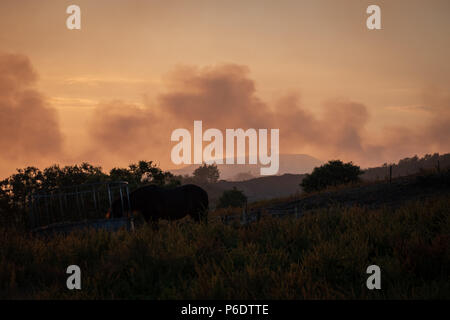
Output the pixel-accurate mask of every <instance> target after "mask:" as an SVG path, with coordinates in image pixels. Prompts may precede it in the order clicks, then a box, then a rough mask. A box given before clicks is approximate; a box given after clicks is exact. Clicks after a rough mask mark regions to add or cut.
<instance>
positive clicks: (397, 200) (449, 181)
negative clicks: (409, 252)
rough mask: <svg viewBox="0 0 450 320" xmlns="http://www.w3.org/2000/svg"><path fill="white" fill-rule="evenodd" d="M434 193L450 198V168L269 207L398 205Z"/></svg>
mask: <svg viewBox="0 0 450 320" xmlns="http://www.w3.org/2000/svg"><path fill="white" fill-rule="evenodd" d="M432 196H444V197H448V198H450V171H449V170H446V171H445V172H442V173H424V174H418V175H410V176H406V177H399V178H394V179H393V180H392V183H389V182H388V181H378V182H372V183H361V184H359V185H355V186H342V187H338V188H336V189H334V190H333V189H332V190H329V191H324V192H320V193H315V194H310V195H304V196H302V197H301V198H300V199H298V200H294V201H289V202H285V203H281V204H277V205H274V206H271V207H268V208H267V209H274V210H288V211H294V210H295V207H297V208H298V209H299V210H300V211H303V212H304V211H308V210H311V209H320V208H328V207H331V206H336V205H338V206H344V207H352V206H358V207H365V208H369V209H377V208H382V207H391V208H397V207H400V206H402V205H403V204H404V203H406V202H408V201H425V199H427V198H429V197H432Z"/></svg>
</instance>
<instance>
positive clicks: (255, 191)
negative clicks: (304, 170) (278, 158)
mask: <svg viewBox="0 0 450 320" xmlns="http://www.w3.org/2000/svg"><path fill="white" fill-rule="evenodd" d="M303 177H304V175H302V174H283V175H281V176H268V177H261V178H255V179H250V180H246V181H224V180H221V181H219V182H217V183H215V184H211V185H207V186H205V187H204V188H205V189H206V191H207V192H208V195H209V198H210V202H211V203H213V204H214V203H215V202H216V201H217V199H218V198H219V197H220V196H221V195H222V193H223V192H224V191H225V190H230V189H233V187H236V188H237V189H238V190H241V191H243V192H244V193H245V195H246V196H247V198H248V201H249V202H254V201H259V200H265V199H272V198H280V197H287V196H290V195H293V194H296V193H300V192H301V187H300V182H301V181H302V179H303Z"/></svg>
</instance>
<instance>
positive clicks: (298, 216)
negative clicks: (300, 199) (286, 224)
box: [295, 206, 300, 219]
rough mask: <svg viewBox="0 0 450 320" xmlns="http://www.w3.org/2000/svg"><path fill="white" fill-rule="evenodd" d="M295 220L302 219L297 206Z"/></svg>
mask: <svg viewBox="0 0 450 320" xmlns="http://www.w3.org/2000/svg"><path fill="white" fill-rule="evenodd" d="M295 218H296V219H298V218H300V215H299V214H298V207H297V206H295Z"/></svg>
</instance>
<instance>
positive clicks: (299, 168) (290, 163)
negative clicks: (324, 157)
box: [170, 154, 322, 181]
mask: <svg viewBox="0 0 450 320" xmlns="http://www.w3.org/2000/svg"><path fill="white" fill-rule="evenodd" d="M246 163H248V161H246ZM321 164H322V161H320V160H318V159H316V158H314V157H311V156H309V155H306V154H280V169H279V172H278V174H279V175H283V174H286V173H291V174H304V173H310V172H311V171H312V170H313V169H314V168H315V167H317V166H320V165H321ZM198 167H199V165H189V166H186V167H184V168H181V169H175V170H170V171H171V172H172V173H173V174H175V175H183V176H184V175H192V172H194V170H195V169H197V168H198ZM217 167H218V169H219V171H220V178H221V179H223V180H228V181H233V180H242V178H239V176H243V177H246V179H248V178H252V177H254V178H257V177H260V176H261V175H260V168H261V165H260V164H255V165H250V164H233V165H227V164H219V165H217Z"/></svg>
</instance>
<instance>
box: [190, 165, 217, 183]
mask: <svg viewBox="0 0 450 320" xmlns="http://www.w3.org/2000/svg"><path fill="white" fill-rule="evenodd" d="M219 177H220V172H219V169H218V168H217V165H216V164H211V165H208V164H206V163H204V164H203V165H201V166H200V167H198V168H197V169H195V170H194V172H193V178H194V182H197V183H199V184H208V183H216V182H217V181H218V180H219Z"/></svg>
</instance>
